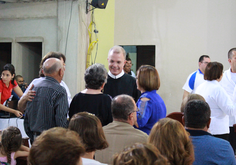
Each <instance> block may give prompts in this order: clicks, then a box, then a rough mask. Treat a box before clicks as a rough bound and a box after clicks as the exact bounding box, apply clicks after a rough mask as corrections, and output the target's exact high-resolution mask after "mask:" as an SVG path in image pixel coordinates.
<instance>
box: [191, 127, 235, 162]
mask: <svg viewBox="0 0 236 165" xmlns="http://www.w3.org/2000/svg"><path fill="white" fill-rule="evenodd" d="M187 131H188V132H190V137H191V139H192V143H193V145H194V155H195V161H194V163H193V165H203V164H225V165H226V164H227V165H233V164H235V157H234V153H233V149H232V147H231V145H230V143H229V142H228V141H226V140H223V139H220V138H216V137H214V136H212V135H211V134H209V133H208V132H206V131H202V130H187Z"/></svg>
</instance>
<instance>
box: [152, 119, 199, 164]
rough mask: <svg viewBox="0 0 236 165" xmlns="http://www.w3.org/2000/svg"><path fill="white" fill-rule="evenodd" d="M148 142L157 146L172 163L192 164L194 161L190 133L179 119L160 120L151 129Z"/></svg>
mask: <svg viewBox="0 0 236 165" xmlns="http://www.w3.org/2000/svg"><path fill="white" fill-rule="evenodd" d="M148 143H151V144H153V145H154V146H156V147H157V149H159V151H160V152H161V154H162V155H164V156H166V157H167V159H168V160H169V162H170V163H171V164H172V165H190V164H192V163H193V161H194V150H193V144H192V142H191V140H190V138H189V134H188V132H187V131H186V130H185V129H184V127H183V125H182V124H181V123H180V122H178V121H177V120H173V119H170V118H164V119H161V120H159V121H158V122H157V123H156V124H155V125H154V126H153V128H152V130H151V133H150V135H149V138H148Z"/></svg>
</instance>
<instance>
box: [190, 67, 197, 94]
mask: <svg viewBox="0 0 236 165" xmlns="http://www.w3.org/2000/svg"><path fill="white" fill-rule="evenodd" d="M196 74H197V71H196V72H194V73H193V74H192V76H191V77H190V79H189V82H188V85H189V87H190V88H191V89H192V90H193V89H194V83H195V79H196Z"/></svg>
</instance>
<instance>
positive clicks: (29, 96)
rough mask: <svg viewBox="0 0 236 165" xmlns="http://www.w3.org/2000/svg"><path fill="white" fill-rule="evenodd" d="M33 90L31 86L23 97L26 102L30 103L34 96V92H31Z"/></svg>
mask: <svg viewBox="0 0 236 165" xmlns="http://www.w3.org/2000/svg"><path fill="white" fill-rule="evenodd" d="M33 88H34V84H32V86H31V88H30V89H29V91H28V92H27V94H26V95H25V97H26V99H27V100H28V101H32V100H33V99H34V96H35V95H36V92H35V91H33V90H32V89H33Z"/></svg>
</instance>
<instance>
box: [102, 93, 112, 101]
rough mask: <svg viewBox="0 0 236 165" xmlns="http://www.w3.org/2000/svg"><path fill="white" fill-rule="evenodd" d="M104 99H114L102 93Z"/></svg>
mask: <svg viewBox="0 0 236 165" xmlns="http://www.w3.org/2000/svg"><path fill="white" fill-rule="evenodd" d="M102 97H103V98H104V99H106V100H110V101H111V100H112V97H111V96H110V95H109V94H106V93H102Z"/></svg>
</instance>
